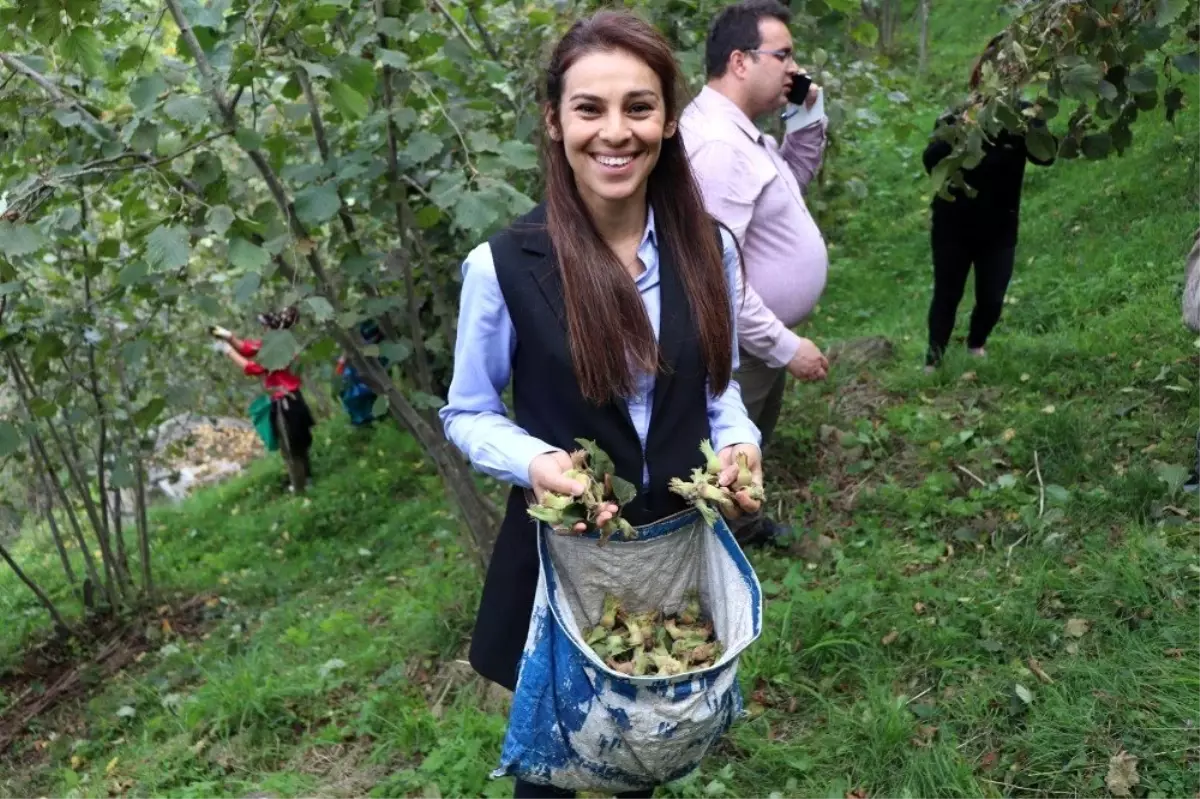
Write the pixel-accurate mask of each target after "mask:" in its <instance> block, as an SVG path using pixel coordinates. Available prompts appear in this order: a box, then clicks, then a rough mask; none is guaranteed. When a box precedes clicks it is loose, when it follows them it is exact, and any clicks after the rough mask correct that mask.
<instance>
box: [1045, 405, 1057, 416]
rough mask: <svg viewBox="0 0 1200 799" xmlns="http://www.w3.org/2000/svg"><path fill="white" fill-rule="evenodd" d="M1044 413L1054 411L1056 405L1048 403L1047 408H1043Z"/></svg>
mask: <svg viewBox="0 0 1200 799" xmlns="http://www.w3.org/2000/svg"><path fill="white" fill-rule="evenodd" d="M1042 413H1046V414H1050V413H1054V406H1053V405H1047V406H1046V407H1045V408H1042Z"/></svg>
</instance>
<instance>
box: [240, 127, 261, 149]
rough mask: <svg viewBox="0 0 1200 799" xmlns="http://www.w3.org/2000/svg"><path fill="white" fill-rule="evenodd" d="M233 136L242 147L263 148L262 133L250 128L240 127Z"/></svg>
mask: <svg viewBox="0 0 1200 799" xmlns="http://www.w3.org/2000/svg"><path fill="white" fill-rule="evenodd" d="M233 138H234V139H235V140H236V141H237V143H238V144H239V145H240V146H241V147H242V149H244V150H247V151H249V150H261V149H262V146H263V137H262V134H261V133H258V132H257V131H254V130H251V129H250V128H240V129H239V130H238V132H237V133H235V134H233Z"/></svg>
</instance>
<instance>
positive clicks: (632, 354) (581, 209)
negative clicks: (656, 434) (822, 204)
mask: <svg viewBox="0 0 1200 799" xmlns="http://www.w3.org/2000/svg"><path fill="white" fill-rule="evenodd" d="M613 51H624V52H627V53H629V54H631V55H633V56H635V57H637V58H640V59H641V60H642V61H644V62H646V64H647V65H648V66H649V67H650V68H651V69H652V70H654V72H655V74H657V75H658V78H659V80H660V81H661V83H662V90H663V99H664V101H665V110H666V118H667V120H668V121H669V122H671V121H675V120H678V118H679V112H680V108H679V105H680V104H679V98H680V94H681V90H680V86H681V79H680V74H679V66H678V64H676V62H675V57H674V55H673V54H672V52H671V47H670V45H669V44H667V41H666V40H665V39H664V38H663V37H662V35H661V34H660V33H659V32H658V31H657V30H655V29H654V28H653V27H652V26H651V25H649V24H648V23H646V22H644V21H643V20H641V19H639V18H638V17H636V16H633V15H632V14H629V13H625V12H620V11H602V12H599V13H597V14H595V15H593V16H591V17H588V18H587V19H584V20H581V21H579V22H576V23H575V24H574V25H572V26H571V29H570V30H569V31H567V33H566V35H564V36H563V38H562V40H561V41H560V42H559V43H558V45H557V46H556V47H555V49H554V53H553V55H552V56H551V59H550V65H549V67H548V69H547V73H546V83H545V98H544V101H545V103H546V106H547V110H548V111H549V113H550V115H551V118H552V119H554V120H558V119H559V109H560V104H561V101H562V92H563V83H564V76H565V75H566V72H567V70H568V69H570V68H571V65H572V64H574V63H575V62H576V61H578V60H579V59H580V58H581V57H582V56H585V55H587V54H589V53H592V52H613ZM543 158H544V161H545V166H546V222H547V227H548V228H549V234H550V241H551V243H552V245H553V248H554V253H555V256H556V258H557V260H558V268H559V270H560V274H561V275H562V283H563V299H564V301H565V303H566V314H567V337H568V340H569V344H570V348H571V360H572V363H573V365H574V368H575V375H576V378H577V379H578V381H579V388H580V390H581V392H582V393H583V395H584V396H585V397H587V398H588V399H589V400H591V401H593V402H595V403H597V404H602V403H604V402H606V401H610V400H612V399H614V398H616V397H627V396H630V395H632V394H633V393H634V391H635V390H636V374H635V372H634V370H635V369H637V370H639V371H646V372H657V371H658V370H659V369H660V368H662V367H664V366H665V365H662V364H660V355H659V347H658V344H657V343H656V342H655V339H654V329H653V328H652V327H651V324H650V319H649V317H648V316H647V315H646V309H645V306H644V305H643V304H642V299H641V297H640V296H639V294H638V290H637V287H636V286H635V285H634V282H633V281H632V280H631V279H630V277H629V273H628V272H627V271H626V270H625V267H624V266H622V265H621V263H620V261H619V260H618V259H617V257H616V254H615V253H613V251H612V249H611V248H610V247H609V246H608V245H607V244H606V243H605V242H604V240H603V239H602V238H601V237H600V234H599V232H598V231H597V230H596V226H595V225H594V224H593V223H592V218H591V215H590V214H589V213H588V210H587V207H586V206H585V205H584V203H583V198H582V197H581V196H580V194H579V190H578V188H577V186H576V185H575V177H574V173H573V172H572V170H571V167H570V164H568V162H567V155H566V152H565V150H564V149H563V145H562V144H561V143H559V142H555V141H553V140H551V139H550V137H545V144H544V147H543ZM646 194H647V199H648V201H649V203H650V205H651V207H652V208H653V209H654V220H655V229H656V233H657V235H658V237H659V238H658V240H659V246H660V247H666V248H667V249H669V250H670V252H671V254H672V257H673V261H674V264H675V269H676V270H677V272H678V274H679V277H680V282H681V283H682V284H683V289H684V294H685V295H686V296H687V301H688V303H689V305H690V308H691V312H692V319H693V323H694V325H695V328H696V333H697V334H698V336H699V339H700V350H701V354H702V355H703V358H704V363H705V366H706V367H707V370H708V377H709V381H710V385H709V388H710V390H711V391H712V392H713V394H714V395H719V394H720V393H721V392H723V391H724V390H725V388H726V386H728V385H729V381H730V380H731V379H732V366H733V349H732V341H733V319H732V313H731V311H730V305H731V303H730V302H729V295H730V290H731V288H730V287H729V286H728V284H727V281H726V279H725V268H724V260H723V257H722V252H721V248H720V246H719V244H718V239H717V233H716V226H715V223H714V221H713V218H712V217H711V216H710V215H709V214H708V212H707V211H706V210H705V208H704V201H703V198H702V197H701V195H700V190H699V188H697V186H696V182H695V180H694V179H693V177H692V172H691V167H690V165H689V164H688V160H687V154H686V152H685V151H684V148H683V141H682V139H681V134H680V133H679V132H676V133H675V135H674V136H673V137H671V138H669V139H664V140H663V142H662V149H661V151H660V153H659V157H658V162H657V163H656V164H655V166H654V169H653V170H652V171H651V172H650V175H649V178H648V184H647V192H646Z"/></svg>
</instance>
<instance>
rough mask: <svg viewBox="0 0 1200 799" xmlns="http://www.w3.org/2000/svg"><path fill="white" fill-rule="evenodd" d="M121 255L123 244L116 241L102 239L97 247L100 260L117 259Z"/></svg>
mask: <svg viewBox="0 0 1200 799" xmlns="http://www.w3.org/2000/svg"><path fill="white" fill-rule="evenodd" d="M120 254H121V242H119V241H117V240H116V239H101V240H100V243H99V244H98V245H96V255H97V256H98V257H100V258H116V257H117V256H118V255H120Z"/></svg>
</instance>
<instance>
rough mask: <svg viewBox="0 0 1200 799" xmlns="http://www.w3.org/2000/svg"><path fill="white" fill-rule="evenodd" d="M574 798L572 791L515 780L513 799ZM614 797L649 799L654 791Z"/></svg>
mask: <svg viewBox="0 0 1200 799" xmlns="http://www.w3.org/2000/svg"><path fill="white" fill-rule="evenodd" d="M574 796H575V792H574V791H564V790H563V789H561V788H553V787H550V786H546V785H534V784H533V783H531V782H525V780H517V784H516V789H515V790H514V791H513V797H514V799H571V797H574ZM616 796H617V799H650V797H651V796H654V789H653V788H647V789H646V790H644V791H628V792H626V793H619V794H616Z"/></svg>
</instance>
